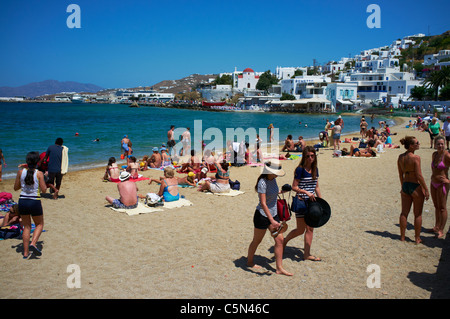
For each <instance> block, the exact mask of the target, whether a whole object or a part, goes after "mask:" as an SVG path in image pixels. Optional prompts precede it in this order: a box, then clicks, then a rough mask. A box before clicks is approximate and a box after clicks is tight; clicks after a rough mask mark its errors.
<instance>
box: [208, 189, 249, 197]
mask: <svg viewBox="0 0 450 319" xmlns="http://www.w3.org/2000/svg"><path fill="white" fill-rule="evenodd" d="M205 194H214V195H217V196H238V195H241V194H244V192H243V191H237V190H235V189H230V191H229V192H228V193H212V192H206V193H205Z"/></svg>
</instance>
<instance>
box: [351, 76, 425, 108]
mask: <svg viewBox="0 0 450 319" xmlns="http://www.w3.org/2000/svg"><path fill="white" fill-rule="evenodd" d="M350 83H356V84H357V86H358V99H360V100H363V101H365V102H369V101H372V100H379V99H381V100H387V98H388V97H392V96H397V97H398V98H399V99H407V98H408V97H409V95H410V94H411V89H412V88H413V87H414V86H416V85H420V83H421V82H420V81H417V80H415V79H414V74H413V73H410V72H396V71H395V69H392V68H387V69H382V72H377V73H354V74H352V75H351V76H350Z"/></svg>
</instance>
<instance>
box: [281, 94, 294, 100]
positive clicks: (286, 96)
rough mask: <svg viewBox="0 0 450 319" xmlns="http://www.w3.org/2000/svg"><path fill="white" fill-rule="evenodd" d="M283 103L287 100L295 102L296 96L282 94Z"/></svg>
mask: <svg viewBox="0 0 450 319" xmlns="http://www.w3.org/2000/svg"><path fill="white" fill-rule="evenodd" d="M280 100H281V101H285V100H295V96H293V95H292V94H289V93H282V94H281V98H280Z"/></svg>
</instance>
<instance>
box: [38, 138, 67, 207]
mask: <svg viewBox="0 0 450 319" xmlns="http://www.w3.org/2000/svg"><path fill="white" fill-rule="evenodd" d="M47 160H48V168H47V171H48V181H47V184H50V185H54V187H50V188H51V189H52V190H54V189H55V188H56V191H55V192H54V193H53V198H54V199H57V198H58V192H59V190H60V189H61V182H62V178H63V175H62V173H61V169H62V161H63V139H62V138H61V137H58V138H57V139H56V141H55V144H53V145H50V146H49V147H48V148H47V152H46V153H45V156H44V158H43V159H42V160H39V162H38V166H39V165H40V164H41V163H42V162H44V163H45V162H46V161H47ZM48 187H49V186H48Z"/></svg>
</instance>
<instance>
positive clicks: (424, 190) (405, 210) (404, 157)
mask: <svg viewBox="0 0 450 319" xmlns="http://www.w3.org/2000/svg"><path fill="white" fill-rule="evenodd" d="M400 143H401V144H402V145H404V147H405V149H406V152H405V153H403V154H400V155H399V157H398V160H397V167H398V175H399V178H400V184H401V187H402V189H401V191H400V194H401V200H402V212H401V214H400V240H401V241H405V233H406V225H407V219H408V214H409V211H410V210H411V205H413V206H414V208H413V211H414V231H415V242H416V244H420V243H421V242H422V240H421V239H420V231H421V228H422V209H423V203H424V200H425V199H426V200H428V198H429V197H430V195H429V192H428V187H427V185H426V184H425V180H424V178H423V176H422V168H421V166H420V156H419V155H415V154H414V152H415V151H417V150H418V149H419V147H420V143H419V141H418V140H417V139H416V138H415V137H414V136H406V137H404V138H402V139H401V140H400Z"/></svg>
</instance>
